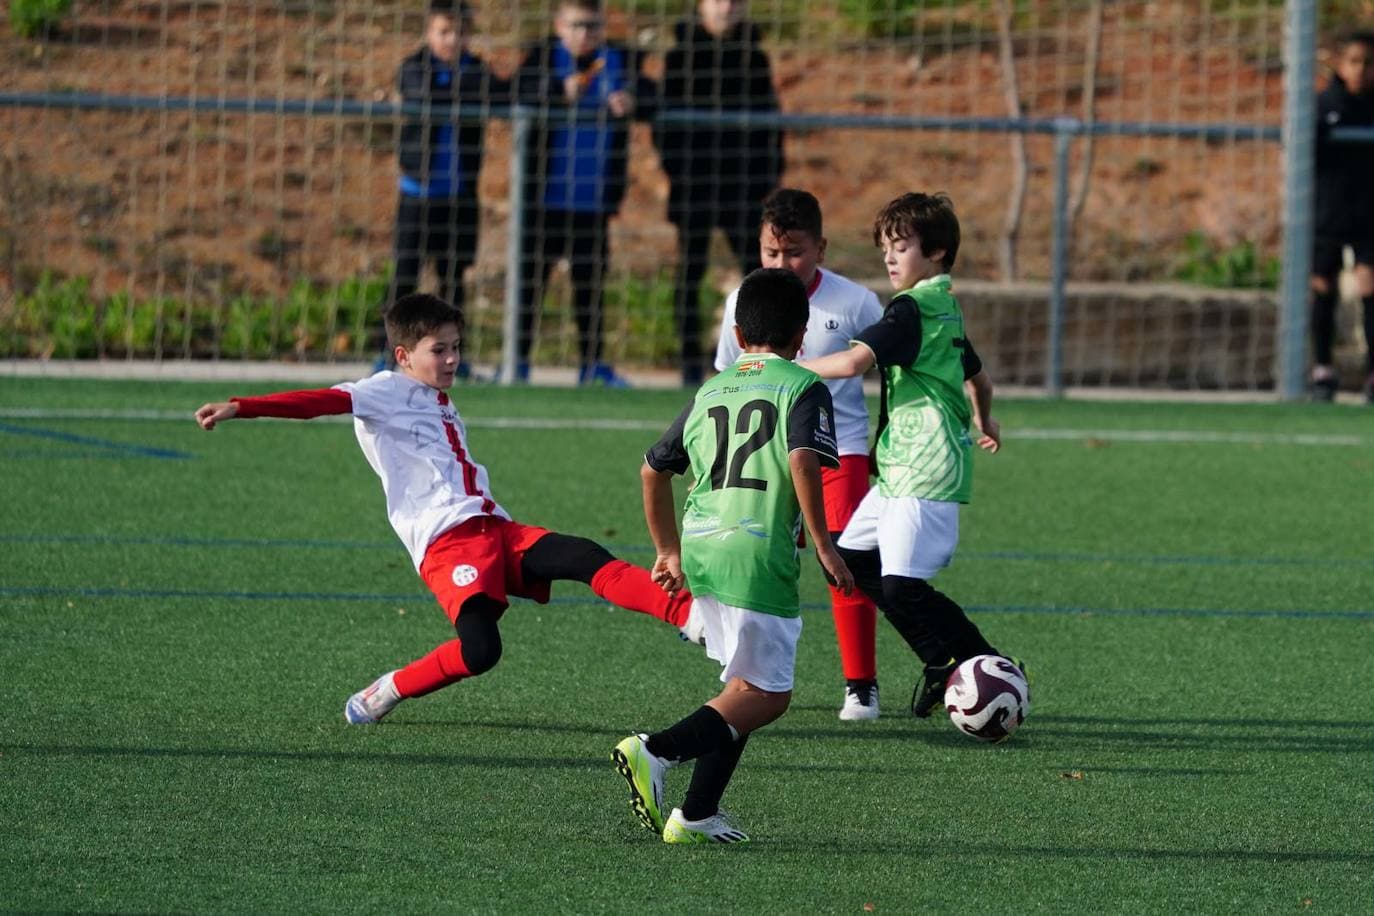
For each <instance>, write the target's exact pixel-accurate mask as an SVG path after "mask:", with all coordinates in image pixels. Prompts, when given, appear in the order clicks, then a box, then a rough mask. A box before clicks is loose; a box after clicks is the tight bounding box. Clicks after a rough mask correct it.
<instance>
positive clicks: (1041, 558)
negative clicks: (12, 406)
mask: <svg viewBox="0 0 1374 916" xmlns="http://www.w3.org/2000/svg"><path fill="white" fill-rule="evenodd" d="M0 544H105V545H109V546H115V545H136V546H156V547H214V548H235V547H241V548H258V547H265V548H270V549H283V548H293V549H310V550H375V551H397V552H399V550H400V547H399V545H398V544H397V543H396V542H395V541H389V540H388V541H350V540H334V539H329V538H226V537H188V536H184V535H103V534H0ZM604 546H605V547H606V549H607V550H609V551H610V552H611V553H614V554H617V555H620V554H628V555H637V554H648V553H653V550H654V548H653V546H652V545H650V544H606V545H604ZM958 559H959V560H960V561H964V562H967V561H970V560H973V561H980V560H983V561H985V560H992V561H1011V562H1028V563H1121V564H1127V565H1131V564H1134V565H1142V566H1145V565H1153V566H1294V567H1328V568H1351V569H1364V568H1371V567H1374V557H1368V558H1365V557H1349V558H1330V557H1222V556H1201V555H1197V556H1193V555H1188V554H1162V555H1152V554H1131V553H1122V554H1113V553H1081V552H1077V551H1049V550H1044V551H1037V550H967V551H961V552H960V553H959V555H958Z"/></svg>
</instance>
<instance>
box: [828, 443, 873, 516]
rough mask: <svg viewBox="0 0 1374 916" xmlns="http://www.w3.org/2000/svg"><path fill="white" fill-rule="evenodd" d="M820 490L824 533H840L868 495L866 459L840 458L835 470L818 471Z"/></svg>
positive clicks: (842, 456)
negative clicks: (823, 500)
mask: <svg viewBox="0 0 1374 916" xmlns="http://www.w3.org/2000/svg"><path fill="white" fill-rule="evenodd" d="M821 489H822V492H823V493H824V494H825V527H826V530H827V531H832V532H833V531H843V530H844V526H845V525H848V524H849V518H850V516H852V515H853V514H854V510H855V509H857V508H859V503H861V502H863V498H864V496H865V495H867V494H868V456H867V455H841V456H840V466H839V467H837V468H821Z"/></svg>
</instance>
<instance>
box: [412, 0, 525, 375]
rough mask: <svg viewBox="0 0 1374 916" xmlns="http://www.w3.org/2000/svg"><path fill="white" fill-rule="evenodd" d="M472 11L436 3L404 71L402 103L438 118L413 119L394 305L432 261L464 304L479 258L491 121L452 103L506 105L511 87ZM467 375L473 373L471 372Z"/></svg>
mask: <svg viewBox="0 0 1374 916" xmlns="http://www.w3.org/2000/svg"><path fill="white" fill-rule="evenodd" d="M471 35H472V9H471V7H469V6H468V4H467V3H466V2H464V0H431V2H430V5H429V11H428V15H427V16H426V17H425V43H424V44H423V45H421V46H420V47H419V48H418V49H417V50H416V51H415V53H413V54H411V55H410V56H409V57H407V58H406V59H405V60H403V61H402V62H401V66H400V68H399V70H398V71H397V74H396V84H397V89H398V91H399V92H400V95H401V101H402V102H404V103H409V104H413V105H420V106H422V107H423V110H424V112H425V113H426V114H428V115H431V116H433V117H431V118H429V119H425V118H422V117H415V116H414V115H411V116H408V120H406V122H405V123H404V125H403V126H402V127H401V138H400V143H399V144H398V145H397V154H398V157H399V159H400V165H401V178H400V196H399V201H398V203H397V206H396V234H395V249H394V254H395V259H396V272H395V275H394V277H393V278H392V282H391V288H390V290H389V292H388V296H387V306H388V307H389V306H390V304H391V303H393V302H395V301H396V300H397V299H398V298H400V297H402V296H405V295H408V294H410V293H413V292H415V290H416V287H417V286H418V284H419V278H420V270H421V268H422V267H423V265H424V262H425V260H426V259H429V260H432V261H433V262H434V267H435V271H436V273H438V275H439V297H440V298H442V299H445V300H447V301H449V302H452V303H453V304H454V305H456V306H458V307H459V308H462V306H463V303H464V300H465V299H466V298H467V297H466V295H465V290H464V286H463V271H464V270H466V269H467V268H468V267H469V266H471V265H472V262H473V261H474V260H475V258H476V255H477V229H478V221H479V220H478V206H477V174H478V172H479V171H481V168H482V150H483V147H482V144H483V138H484V135H485V133H486V125H485V124H484V123H483V122H481V121H477V120H463V121H457V120H450V119H448V118H447V117H446V115H447V113H448V111H449V109H450V108H452V107H456V106H459V105H486V104H490V103H496V104H505V103H507V102H509V96H510V85H509V83H508V82H506V81H504V80H501V79H498V78H496V77H494V76H493V75H492V74H491V72H490V71H489V70H488V69H487V67H486V65H485V64H484V63H483V62H482V61H481V60H480V59H479V58H477V57H476V56H474V55H473V54H471V53H470V52H469V51H468V40H469V38H470V36H471ZM463 374H464V375H466V373H463Z"/></svg>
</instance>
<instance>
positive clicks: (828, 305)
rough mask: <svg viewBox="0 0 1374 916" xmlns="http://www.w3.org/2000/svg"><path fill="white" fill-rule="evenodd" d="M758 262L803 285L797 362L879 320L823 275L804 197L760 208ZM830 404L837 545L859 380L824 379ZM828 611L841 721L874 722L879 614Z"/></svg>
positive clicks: (857, 433) (830, 487)
mask: <svg viewBox="0 0 1374 916" xmlns="http://www.w3.org/2000/svg"><path fill="white" fill-rule="evenodd" d="M759 257H760V260H761V261H762V262H763V266H764V267H781V268H784V269H786V270H790V271H792V273H794V274H796V275H797V276H798V277H799V278H800V279H801V281H802V283H803V285H805V287H806V292H807V296H808V297H809V299H810V305H811V317H810V319H809V321H808V322H807V325H806V336H805V338H803V340H802V346H801V350H800V351H798V353H797V359H798V360H808V359H816V358H818V357H821V356H826V355H828V354H830V353H837V352H839V351H841V350H847V349H848V348H849V342H850V341H851V340H853V339H854V338H855V337H857V336H858V335H859V332H860V331H862V330H863V329H864V328H866V327H868V326H869V325H871V324H873V323H875V322H876V321H878V319H880V318H882V317H883V309H882V306H880V305H879V304H878V297H877V296H875V295H874V294H873V291H872V290H871V289H868V288H867V287H864V286H860V285H859V284H858V283H855V282H854V281H852V280H847V279H845V278H844V277H842V276H840V275H839V274H837V273H834V272H833V271H829V270H822V269H821V266H820V265H821V263H822V262H823V261H824V260H825V234H824V233H823V232H822V225H821V205H820V202H819V201H817V200H816V198H815V197H814V196H813V195H811V194H809V193H807V192H806V191H799V190H797V189H795V188H780V189H778V190H776V191H774V192H773V193H772V194H770V195H768V197H767V199H765V200H764V202H763V219H762V221H761V224H760V227H759ZM738 295H739V290H736V291H735V292H732V293H731V294H730V295H729V297H727V298H726V300H725V315H724V318H723V320H722V321H721V326H720V338H719V342H718V343H717V345H716V371H717V372H720V371H723V370H724V369H726V368H727V367H729V366H731V365H733V364H734V362H735V360H736V359H738V358H739V354H740V347H739V343H738V342H737V341H736V339H735V335H734V327H735V299H736V297H737V296H738ZM825 386H826V387H827V388H829V389H830V397H831V399H832V400H833V401H834V403H835V441H836V444H837V445H838V447H839V456H840V466H839V467H838V468H828V467H824V468H821V484H822V487H823V489H824V491H825V527H826V530H827V531H829V532H830V536H831V537H832V538H833V539H835V540H839V537H840V532H842V531H844V527H845V525H847V524H849V519H850V517H851V516H852V515H853V514H854V510H855V509H856V508H858V505H859V503H860V502H861V501H862V500H863V498H864V494H866V493H867V492H868V475H869V463H868V405H867V404H866V403H865V402H864V387H863V379H861V378H858V377H854V378H844V379H833V380H830V381H827V382H826V383H825ZM830 607H831V613H832V616H833V618H834V620H835V639H836V642H837V643H838V644H839V647H840V667H841V669H842V670H843V671H844V677H845V691H844V703H843V705H842V706H841V707H840V718H841V719H844V720H856V719H876V718H878V666H877V656H876V652H875V648H874V645H875V644H874V629H875V626H876V620H877V610H876V609H875V608H874V606H873V602H872V601H870V600H868V598H867V597H866V596H865V595H864V594H863V592H861V591H854V592H852V593H850V594H848V595H846V594H844V593H843V592H841V591H840V590H839V589H837V588H835V587H834V586H831V587H830Z"/></svg>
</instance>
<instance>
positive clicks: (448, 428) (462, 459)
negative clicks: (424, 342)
mask: <svg viewBox="0 0 1374 916" xmlns="http://www.w3.org/2000/svg"><path fill="white" fill-rule="evenodd" d="M448 402H449V401H448V395H447V394H445V393H444V392H442V391H441V392H439V406H441V407H443V406H445V405H447V404H448ZM443 422H444V435H446V436H448V445H449V448H451V449H452V450H453V457H455V458H457V459H458V463H459V464H460V465H462V467H463V489H464V490H466V491H467V493H468V495H469V496H480V497H482V511H483V512H485V513H486V514H488V515H490V514H491V513H492V512H493V511H495V509H496V503H494V502H492V500H491V497H489V496H487V494H485V493H483V492H482V488H481V487H479V486H477V467H476V466H475V465H474V464H473V463H472V462H471V461H469V460H468V453H467V452H466V451H465V450H464V449H463V440H462V438H460V437H459V435H458V428H457V427H455V426H454V425H453V424H452V423H450V422H449V421H448V420H444V421H443Z"/></svg>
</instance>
